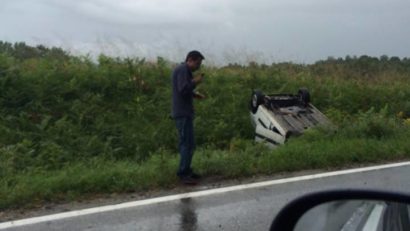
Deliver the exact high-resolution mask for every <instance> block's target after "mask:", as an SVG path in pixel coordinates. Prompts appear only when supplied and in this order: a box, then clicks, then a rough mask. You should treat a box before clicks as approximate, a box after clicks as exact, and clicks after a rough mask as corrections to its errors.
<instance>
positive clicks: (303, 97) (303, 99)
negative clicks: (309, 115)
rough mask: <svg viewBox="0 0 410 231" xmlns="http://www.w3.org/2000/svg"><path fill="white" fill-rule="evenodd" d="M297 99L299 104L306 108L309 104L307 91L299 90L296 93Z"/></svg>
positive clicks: (304, 89)
mask: <svg viewBox="0 0 410 231" xmlns="http://www.w3.org/2000/svg"><path fill="white" fill-rule="evenodd" d="M298 98H299V102H300V103H301V104H302V105H303V106H305V107H306V106H307V105H308V104H309V103H310V93H309V91H308V89H306V88H300V89H299V91H298Z"/></svg>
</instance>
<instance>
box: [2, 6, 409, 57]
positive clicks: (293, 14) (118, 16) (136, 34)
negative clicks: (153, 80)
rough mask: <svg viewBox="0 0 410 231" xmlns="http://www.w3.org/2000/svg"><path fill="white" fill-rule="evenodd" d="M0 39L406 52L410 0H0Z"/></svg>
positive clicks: (145, 47) (110, 48)
mask: <svg viewBox="0 0 410 231" xmlns="http://www.w3.org/2000/svg"><path fill="white" fill-rule="evenodd" d="M0 40H3V41H9V42H16V41H24V42H26V43H28V44H31V45H36V44H44V45H49V46H50V45H54V46H61V47H63V48H65V49H69V50H70V51H71V52H72V53H75V54H77V53H80V54H86V53H91V54H98V53H100V52H102V53H105V54H107V55H111V56H142V57H148V58H154V57H156V56H164V57H166V58H169V59H171V60H174V61H181V60H182V59H183V58H184V56H185V54H186V53H187V52H188V51H189V50H192V49H198V50H200V51H202V52H203V53H204V55H205V56H206V57H207V62H210V63H227V62H248V61H252V60H255V61H258V62H266V63H270V62H279V61H293V62H299V63H310V62H314V61H317V60H319V59H326V58H327V57H328V56H334V57H345V56H346V55H363V54H366V55H371V56H381V55H383V54H386V55H389V56H399V57H409V56H410V0H253V1H244V0H243V1H239V0H82V1H73V0H1V1H0Z"/></svg>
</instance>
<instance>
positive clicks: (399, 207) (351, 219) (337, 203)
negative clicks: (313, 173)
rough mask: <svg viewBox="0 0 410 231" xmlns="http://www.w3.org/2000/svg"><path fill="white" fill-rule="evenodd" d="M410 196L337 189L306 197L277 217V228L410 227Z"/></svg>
mask: <svg viewBox="0 0 410 231" xmlns="http://www.w3.org/2000/svg"><path fill="white" fill-rule="evenodd" d="M409 210H410V195H408V194H404V193H393V192H385V191H374V190H333V191H323V192H316V193H312V194H309V195H305V196H302V197H300V198H298V199H296V200H294V201H292V202H290V203H289V204H287V205H286V206H285V207H284V208H283V209H282V210H281V211H280V212H279V213H278V215H277V216H276V217H275V219H274V220H273V222H272V225H271V228H270V230H274V231H302V230H303V231H313V230H314V231H320V230H324V231H332V230H338V231H339V230H354V231H357V230H360V231H362V230H363V231H364V230H367V231H379V230H392V231H394V230H410V216H409V214H410V212H409Z"/></svg>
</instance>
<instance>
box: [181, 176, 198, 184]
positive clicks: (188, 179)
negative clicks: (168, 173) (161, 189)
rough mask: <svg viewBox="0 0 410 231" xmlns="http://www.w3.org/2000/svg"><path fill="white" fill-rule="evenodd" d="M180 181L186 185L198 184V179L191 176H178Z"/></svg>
mask: <svg viewBox="0 0 410 231" xmlns="http://www.w3.org/2000/svg"><path fill="white" fill-rule="evenodd" d="M179 179H180V180H181V183H183V184H186V185H196V184H198V180H196V179H194V178H193V177H192V176H183V177H180V178H179Z"/></svg>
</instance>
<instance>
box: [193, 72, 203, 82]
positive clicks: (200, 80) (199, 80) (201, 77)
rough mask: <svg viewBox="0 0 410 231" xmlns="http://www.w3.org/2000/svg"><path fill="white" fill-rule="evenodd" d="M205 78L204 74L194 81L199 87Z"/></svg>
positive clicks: (196, 77)
mask: <svg viewBox="0 0 410 231" xmlns="http://www.w3.org/2000/svg"><path fill="white" fill-rule="evenodd" d="M204 76H205V74H203V73H202V74H199V75H197V76H195V77H194V79H193V81H194V83H195V85H198V84H200V83H202V81H203V80H204Z"/></svg>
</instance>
